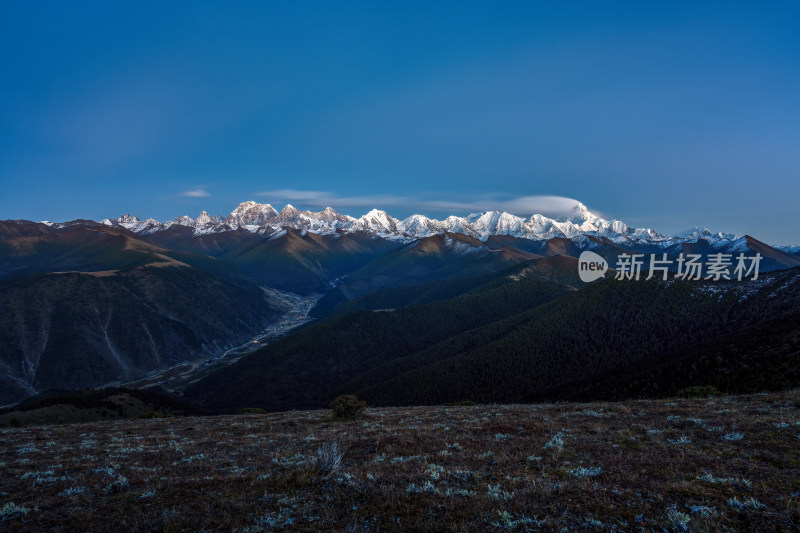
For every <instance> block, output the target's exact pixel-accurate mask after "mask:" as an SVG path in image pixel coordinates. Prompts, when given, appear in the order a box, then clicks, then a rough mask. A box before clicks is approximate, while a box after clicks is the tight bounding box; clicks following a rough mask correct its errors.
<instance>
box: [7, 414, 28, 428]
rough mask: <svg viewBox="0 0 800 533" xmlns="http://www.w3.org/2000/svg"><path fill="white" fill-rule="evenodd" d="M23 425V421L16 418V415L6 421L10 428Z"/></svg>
mask: <svg viewBox="0 0 800 533" xmlns="http://www.w3.org/2000/svg"><path fill="white" fill-rule="evenodd" d="M24 425H25V422H23V421H22V420H20V419H19V418H17V417H16V416H15V417H14V418H12V419H11V420H9V421H8V427H12V428H21V427H22V426H24Z"/></svg>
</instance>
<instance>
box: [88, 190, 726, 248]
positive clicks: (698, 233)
mask: <svg viewBox="0 0 800 533" xmlns="http://www.w3.org/2000/svg"><path fill="white" fill-rule="evenodd" d="M573 209H574V215H573V216H571V217H566V218H563V219H554V218H549V217H546V216H544V215H540V214H534V215H532V216H530V217H528V218H525V217H521V216H517V215H513V214H511V213H507V212H498V211H486V212H484V213H473V214H470V215H468V216H466V217H458V216H449V217H447V218H445V219H444V220H436V219H432V218H428V217H426V216H423V215H411V216H410V217H408V218H406V219H404V220H399V219H396V218H394V217H392V216H391V215H389V214H388V213H386V212H385V211H381V210H378V209H373V210H372V211H370V212H368V213H367V214H365V215H363V216H361V217H359V218H355V217H352V216H349V215H343V214H341V213H338V212H337V211H335V210H334V209H332V208H330V207H328V208H325V209H324V210H322V211H318V212H312V211H300V210H298V209H297V208H295V207H294V206H292V205H287V206H286V207H284V208H283V209H282V210H281V211H278V210H276V209H275V208H274V207H272V206H271V205H270V204H259V203H257V202H252V201H249V202H243V203H241V204H239V205H238V206H237V207H236V209H234V210H233V211H232V212H231V214H230V215H228V216H227V217H225V218H223V217H221V216H211V215H209V214H208V213H207V212H205V211H203V212H202V213H200V215H199V216H198V217H197V218H192V217H189V216H181V217H178V218H176V219H174V220H170V221H167V222H159V221H158V220H155V219H153V218H148V219H145V220H140V219H138V218H136V217H135V216H131V215H128V214H125V215H123V216H121V217H119V218H117V219H113V220H112V219H105V220H103V221H101V222H102V223H103V224H107V225H110V226H121V227H124V228H126V229H128V230H131V231H133V232H135V233H140V234H144V235H149V234H153V233H156V232H159V231H164V230H167V229H169V228H171V227H173V226H176V225H177V226H184V227H188V228H192V231H193V234H194V235H206V234H211V233H219V232H224V231H233V230H237V229H244V230H247V231H250V232H253V233H257V234H261V235H264V236H267V237H269V236H273V235H277V234H278V233H281V232H282V230H284V229H285V228H292V229H295V230H298V231H300V232H310V233H317V234H322V235H327V234H335V233H337V232H367V233H371V234H373V235H376V236H379V237H382V238H386V239H393V240H400V241H412V240H416V239H420V238H422V237H429V236H431V235H436V234H441V233H444V232H451V233H462V234H465V235H469V236H471V237H475V238H477V239H480V240H486V239H487V238H489V236H491V235H510V236H513V237H520V238H526V239H534V240H541V239H551V238H554V237H561V238H567V239H573V240H579V239H581V238H584V237H585V236H596V237H604V238H607V239H609V240H610V241H612V242H614V243H617V244H630V243H640V244H655V245H661V246H670V245H673V244H677V243H681V242H689V241H696V240H697V239H705V240H708V241H710V242H716V243H720V244H723V243H725V242H728V243H732V242H733V241H736V240H737V239H739V238H740V237H739V236H737V235H734V234H731V233H712V232H711V231H709V230H708V229H705V228H692V229H690V230H687V231H684V232H681V233H677V234H674V235H664V234H661V233H658V232H656V231H653V230H652V229H648V228H634V227H631V226H629V225H627V224H625V223H624V222H622V221H620V220H606V219H603V218H601V217H599V216H597V215H595V214H594V213H592V212H591V211H590V210H589V209H588V208H587V207H586V206H585V205H584V204H582V203H580V202H578V203H576V205H575V206H574V208H573Z"/></svg>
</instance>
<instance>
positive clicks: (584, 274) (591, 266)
mask: <svg viewBox="0 0 800 533" xmlns="http://www.w3.org/2000/svg"><path fill="white" fill-rule="evenodd" d="M607 270H608V262H607V261H606V260H605V259H603V257H602V256H600V255H598V254H596V253H594V252H590V251H588V250H587V251H585V252H582V253H581V255H580V257H578V276H580V278H581V281H583V282H586V283H590V282H592V281H594V280H596V279H600V278H602V277H603V276H604V275H605V273H606V271H607Z"/></svg>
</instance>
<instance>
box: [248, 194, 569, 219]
mask: <svg viewBox="0 0 800 533" xmlns="http://www.w3.org/2000/svg"><path fill="white" fill-rule="evenodd" d="M255 196H259V197H263V198H267V199H268V201H272V202H276V203H280V202H289V203H298V204H301V205H303V206H308V207H313V208H322V207H333V208H354V207H361V208H369V209H373V208H376V209H388V208H392V207H396V208H403V209H410V210H417V211H427V212H430V211H434V212H448V213H452V214H459V213H461V214H466V213H474V212H481V211H507V212H509V213H514V214H517V215H524V216H530V215H533V214H543V215H548V216H558V217H568V216H573V215H574V214H575V207H576V206H577V204H579V203H580V202H579V201H578V200H575V199H573V198H567V197H564V196H551V195H532V196H521V197H507V198H500V197H484V198H479V199H476V200H470V201H462V200H458V199H455V200H453V199H448V200H438V199H422V198H417V197H412V196H398V195H364V196H339V195H337V194H335V193H333V192H330V191H308V190H298V189H275V190H271V191H262V192H258V193H255Z"/></svg>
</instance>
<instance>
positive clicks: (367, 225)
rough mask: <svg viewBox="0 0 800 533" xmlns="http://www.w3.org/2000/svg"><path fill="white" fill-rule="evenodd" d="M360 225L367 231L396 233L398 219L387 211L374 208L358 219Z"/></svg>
mask: <svg viewBox="0 0 800 533" xmlns="http://www.w3.org/2000/svg"><path fill="white" fill-rule="evenodd" d="M357 222H358V223H359V225H360V226H361V227H363V229H365V230H367V231H372V232H375V233H379V234H381V233H384V234H385V233H396V232H397V223H398V220H397V219H395V218H392V217H390V216H389V214H388V213H387V212H386V211H381V210H379V209H373V210H372V211H370V212H369V213H367V214H366V215H364V216H362V217H361V218H359V219H358V220H357Z"/></svg>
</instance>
